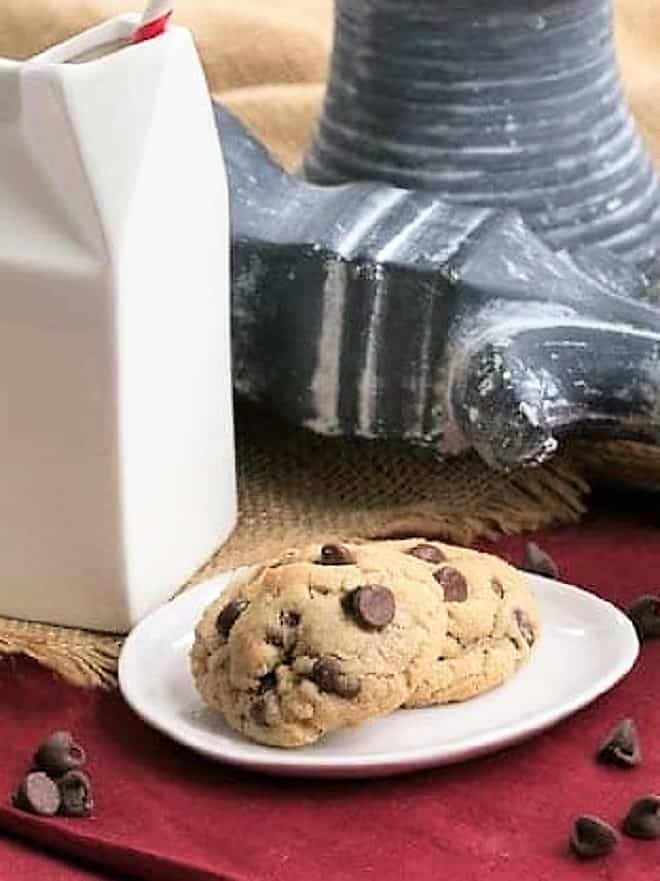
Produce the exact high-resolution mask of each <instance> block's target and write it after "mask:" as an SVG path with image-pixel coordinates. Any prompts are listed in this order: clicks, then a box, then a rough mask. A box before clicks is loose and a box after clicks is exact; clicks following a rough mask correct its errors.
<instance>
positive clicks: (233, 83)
mask: <svg viewBox="0 0 660 881" xmlns="http://www.w3.org/2000/svg"><path fill="white" fill-rule="evenodd" d="M136 5H140V4H139V3H136V0H128V2H127V0H30V2H26V0H3V2H2V4H1V5H0V56H6V57H16V58H20V57H26V56H28V55H30V54H33V53H34V52H37V51H38V50H40V49H42V48H45V47H46V46H48V45H51V44H52V43H54V42H57V41H59V40H61V39H63V38H64V37H66V36H69V35H71V34H73V33H75V32H77V31H79V30H81V29H82V28H84V27H86V26H89V25H91V24H93V23H95V22H97V21H100V20H102V19H104V18H107V17H109V16H110V15H113V14H115V13H116V12H118V11H123V10H126V9H130V8H134V7H135V6H136ZM617 16H618V35H619V41H620V51H621V57H622V61H623V67H624V73H625V76H626V82H627V87H628V89H629V94H630V97H631V101H632V103H633V107H634V108H635V111H636V113H637V114H638V117H639V119H640V121H641V123H642V125H643V127H644V128H645V131H646V132H647V135H648V136H649V139H650V142H651V144H652V146H653V148H654V150H655V151H656V152H657V153H658V154H660V123H658V121H657V120H656V114H655V112H654V111H655V105H656V101H657V98H656V96H657V95H658V94H660V7H656V3H655V2H654V0H619V5H618V8H617ZM177 20H178V21H179V22H180V23H182V24H185V25H187V26H189V27H190V28H191V29H192V30H193V32H194V34H195V36H196V39H197V43H198V46H199V48H200V52H201V54H202V58H203V61H204V65H205V69H206V72H207V77H208V80H209V84H210V88H211V91H212V93H213V94H214V96H215V97H217V98H218V99H219V100H221V101H223V102H224V103H225V104H226V105H227V106H229V107H230V108H231V109H232V110H233V111H234V112H235V113H236V114H237V115H238V116H240V117H241V118H242V119H243V120H244V121H245V122H246V124H248V125H249V126H250V127H251V128H252V129H253V130H254V131H255V132H256V133H257V134H258V135H259V136H260V137H261V138H262V139H263V140H264V141H265V142H266V143H267V144H268V146H269V147H270V149H271V150H272V152H273V153H274V154H275V155H276V156H277V157H278V158H279V159H280V160H281V161H282V162H283V164H284V165H286V166H287V167H288V168H293V167H295V166H296V164H297V163H298V162H299V159H300V156H301V154H302V150H303V148H304V145H305V143H306V141H307V139H308V137H309V133H310V130H311V128H312V126H313V123H314V120H315V118H316V115H317V114H318V110H319V106H320V101H321V97H322V93H323V79H324V76H325V71H326V66H327V57H328V50H329V47H330V41H331V23H332V2H331V0H179V2H178V3H177ZM237 445H238V475H239V504H240V520H239V525H238V528H237V529H236V531H235V533H234V535H233V536H232V537H231V539H230V540H229V542H228V543H227V544H226V545H225V547H224V548H222V549H221V550H220V551H219V552H218V553H217V554H216V556H215V557H214V558H213V560H212V561H210V562H209V563H208V565H206V566H205V567H204V569H203V570H201V571H200V572H199V573H197V575H196V576H195V578H194V579H192V581H191V582H190V583H193V582H194V581H196V580H199V579H200V578H203V577H206V576H207V575H208V574H209V573H211V572H213V571H219V570H222V569H225V568H229V567H232V566H236V565H240V564H243V563H250V562H254V561H256V560H258V559H260V558H262V557H267V556H269V555H270V554H271V553H273V552H274V551H276V550H278V549H279V548H281V547H282V546H290V545H295V544H297V543H298V542H300V541H313V540H316V539H318V540H322V539H327V538H331V537H347V538H348V537H386V536H403V535H416V534H419V535H427V536H429V537H433V536H436V537H445V538H447V539H449V540H454V541H457V542H470V541H472V540H473V539H474V538H475V537H476V536H478V535H488V534H490V535H494V534H497V533H502V532H513V531H520V530H526V529H535V528H539V527H541V526H547V525H551V524H554V523H566V522H570V521H573V520H575V519H577V518H578V517H579V516H580V515H581V513H582V512H583V510H584V505H585V498H586V494H587V492H588V486H589V484H588V482H587V480H586V479H585V478H588V479H589V480H602V479H603V477H606V478H608V479H610V480H612V481H613V482H624V483H626V484H628V485H635V486H638V485H639V486H642V487H643V488H646V489H656V490H657V489H660V450H658V449H650V448H648V447H644V446H641V445H638V444H586V443H581V444H576V445H574V447H573V449H572V450H570V451H563V452H562V453H561V454H560V455H558V456H557V458H556V459H555V460H554V461H553V462H551V463H550V464H548V465H546V466H544V467H542V468H534V469H528V470H525V471H521V472H518V473H516V474H513V475H501V474H496V473H494V472H492V471H490V470H488V469H487V468H486V467H485V466H484V465H483V464H482V463H481V462H479V461H478V460H477V459H476V458H475V457H472V456H468V457H464V458H461V459H459V460H456V461H454V462H451V463H449V464H441V463H439V462H437V461H436V460H435V459H434V458H433V457H432V456H430V455H429V454H423V453H421V452H414V451H411V450H409V449H403V448H392V447H389V446H386V445H382V444H368V443H358V442H342V441H336V440H329V439H322V438H319V437H315V436H313V435H310V434H307V433H306V432H303V431H300V430H298V429H293V428H291V427H290V426H287V425H286V424H285V423H283V422H280V421H278V420H276V419H274V418H273V417H272V416H267V415H266V414H264V413H262V412H260V411H255V410H254V409H253V408H251V407H246V406H241V407H240V408H239V410H238V413H237ZM182 587H183V586H182ZM120 645H121V640H120V639H119V638H117V637H114V636H108V635H104V634H98V633H89V632H85V631H78V630H70V629H65V628H56V627H50V626H47V625H40V624H35V623H31V622H19V621H13V620H9V619H3V618H0V653H4V654H12V653H19V652H23V653H26V654H28V655H31V656H32V657H34V658H35V659H37V660H38V661H40V662H41V663H43V664H46V665H47V666H49V667H51V668H52V669H53V670H55V671H57V672H58V673H60V674H61V675H63V676H65V677H66V678H67V679H69V680H70V681H72V682H75V683H77V684H80V685H105V686H111V685H112V684H114V682H115V678H114V674H115V669H116V659H117V655H118V651H119V648H120Z"/></svg>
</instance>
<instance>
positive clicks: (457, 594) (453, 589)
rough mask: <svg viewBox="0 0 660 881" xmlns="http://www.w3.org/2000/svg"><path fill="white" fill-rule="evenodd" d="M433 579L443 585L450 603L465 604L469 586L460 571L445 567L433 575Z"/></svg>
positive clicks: (446, 598)
mask: <svg viewBox="0 0 660 881" xmlns="http://www.w3.org/2000/svg"><path fill="white" fill-rule="evenodd" d="M433 577H434V578H435V580H436V581H437V582H438V584H439V585H441V587H442V590H443V592H444V595H445V600H446V601H447V602H448V603H463V602H465V600H466V599H467V597H468V586H467V581H466V580H465V576H464V575H462V574H461V573H460V572H459V571H458V569H452V568H451V566H443V568H442V569H438V571H437V572H434V573H433Z"/></svg>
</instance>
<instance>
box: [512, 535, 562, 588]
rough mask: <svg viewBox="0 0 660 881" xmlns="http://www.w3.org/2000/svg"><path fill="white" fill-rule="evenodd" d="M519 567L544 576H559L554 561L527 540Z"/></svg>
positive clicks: (555, 577)
mask: <svg viewBox="0 0 660 881" xmlns="http://www.w3.org/2000/svg"><path fill="white" fill-rule="evenodd" d="M521 569H524V570H525V571H526V572H532V573H533V574H534V575H544V576H545V577H546V578H554V579H557V578H559V568H558V566H557V564H556V563H555V561H554V560H553V559H552V557H551V556H550V554H548V553H546V552H545V551H544V550H542V549H541V548H540V547H539V546H538V545H537V544H536V543H535V542H533V541H528V542H527V544H526V545H525V554H524V556H523V561H522V563H521Z"/></svg>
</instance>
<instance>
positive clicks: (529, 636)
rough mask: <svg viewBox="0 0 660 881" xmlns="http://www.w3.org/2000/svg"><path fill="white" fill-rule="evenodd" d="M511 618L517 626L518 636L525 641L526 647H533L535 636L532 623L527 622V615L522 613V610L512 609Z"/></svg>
mask: <svg viewBox="0 0 660 881" xmlns="http://www.w3.org/2000/svg"><path fill="white" fill-rule="evenodd" d="M513 617H514V619H515V622H516V624H517V625H518V630H519V631H520V635H521V636H522V638H523V639H524V640H525V642H526V643H527V645H530V646H531V645H534V640H535V639H536V635H535V634H534V628H533V626H532V622H531V621H530V620H529V615H528V614H527V612H525V611H523V609H514V610H513Z"/></svg>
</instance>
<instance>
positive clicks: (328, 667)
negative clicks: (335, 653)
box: [311, 656, 362, 698]
mask: <svg viewBox="0 0 660 881" xmlns="http://www.w3.org/2000/svg"><path fill="white" fill-rule="evenodd" d="M311 678H312V680H313V681H314V682H315V683H316V684H317V685H318V687H319V688H320V689H321V691H325V692H327V693H328V694H336V695H338V696H339V697H345V698H352V697H356V695H358V694H359V693H360V689H361V687H362V686H361V684H360V681H359V680H358V679H356V678H355V677H354V676H348V675H347V674H346V673H344V671H343V669H342V666H341V664H340V662H339V661H338V660H337V659H336V658H331V657H328V656H325V657H322V658H319V659H318V660H317V661H315V663H314V666H313V667H312V676H311Z"/></svg>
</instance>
